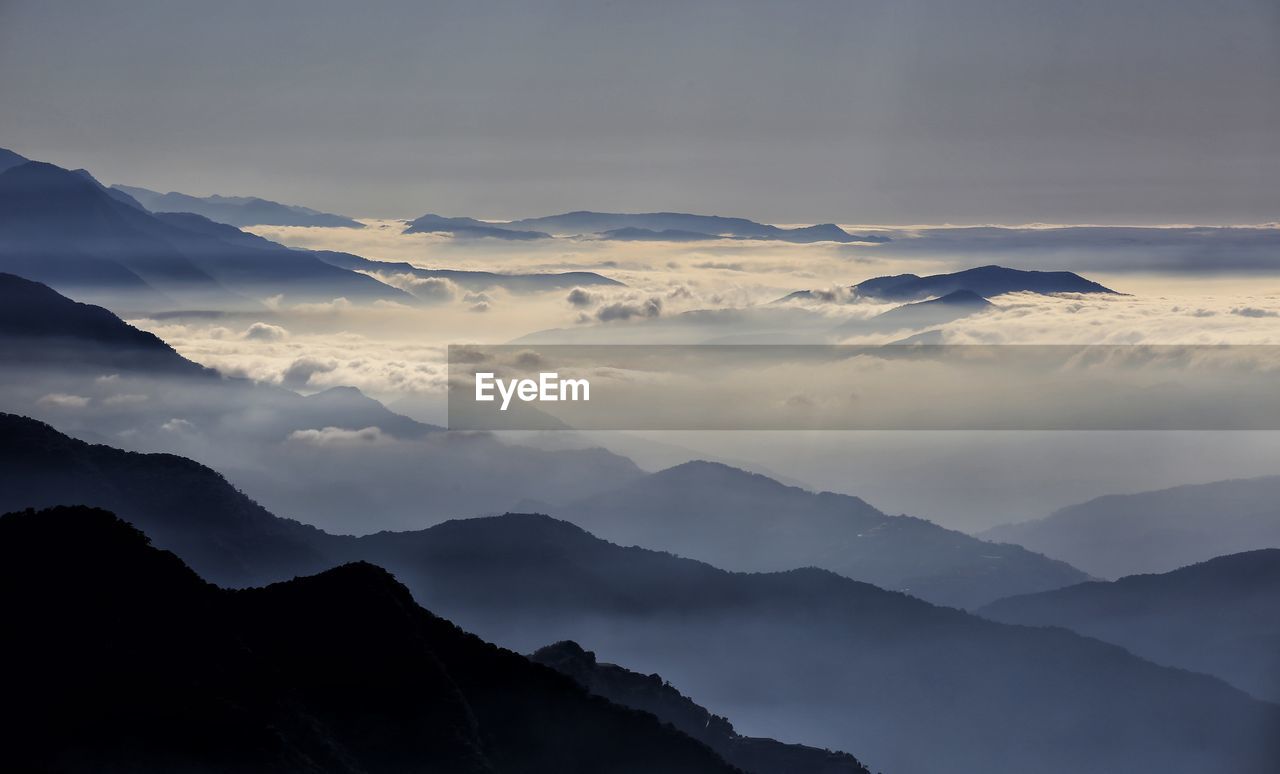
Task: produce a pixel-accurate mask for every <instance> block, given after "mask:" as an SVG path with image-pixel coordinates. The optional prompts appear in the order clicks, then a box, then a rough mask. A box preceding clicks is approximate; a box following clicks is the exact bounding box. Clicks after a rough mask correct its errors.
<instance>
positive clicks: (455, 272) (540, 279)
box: [315, 250, 623, 293]
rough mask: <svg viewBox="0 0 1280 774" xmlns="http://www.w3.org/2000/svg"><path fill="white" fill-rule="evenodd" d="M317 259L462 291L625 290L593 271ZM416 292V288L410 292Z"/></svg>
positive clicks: (326, 255) (327, 254) (324, 254)
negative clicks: (440, 266) (435, 266)
mask: <svg viewBox="0 0 1280 774" xmlns="http://www.w3.org/2000/svg"><path fill="white" fill-rule="evenodd" d="M315 255H316V257H318V258H319V259H320V260H322V261H325V262H327V263H331V264H333V265H334V266H341V267H342V268H344V269H351V270H353V271H370V272H376V273H380V274H383V275H388V276H394V275H397V274H408V275H411V276H412V277H415V278H417V279H423V280H430V279H447V280H449V281H450V282H452V283H453V284H455V285H457V286H458V287H460V288H463V289H466V290H472V291H484V290H491V289H493V288H502V289H504V290H507V291H510V292H512V293H541V292H544V291H548V290H568V289H570V288H575V287H590V286H593V285H614V286H618V287H622V286H623V283H621V282H618V281H617V280H613V279H609V278H608V277H605V276H602V275H600V274H596V273H595V272H591V271H565V272H556V273H548V274H498V273H496V272H490V271H463V270H460V269H423V268H419V267H417V266H414V265H413V264H411V263H404V262H395V261H372V260H369V259H368V258H361V257H360V256H358V255H352V254H350V253H339V252H333V251H329V250H322V251H318V252H316V254H315ZM410 292H412V287H411V289H410Z"/></svg>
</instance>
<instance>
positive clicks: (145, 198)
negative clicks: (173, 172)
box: [111, 185, 364, 228]
mask: <svg viewBox="0 0 1280 774" xmlns="http://www.w3.org/2000/svg"><path fill="white" fill-rule="evenodd" d="M111 188H112V189H114V190H116V191H120V192H122V193H125V194H127V195H129V196H131V197H132V198H133V199H135V200H136V201H137V202H138V203H139V204H141V205H142V206H143V207H145V208H147V209H148V210H150V211H151V212H190V213H194V214H196V215H200V216H202V217H205V218H208V219H209V220H212V221H216V222H218V223H226V224H227V225H230V226H237V227H241V226H328V227H331V228H332V227H339V228H364V224H363V223H361V222H360V221H358V220H352V219H351V218H348V217H344V216H342V215H333V214H331V213H327V212H319V211H317V210H313V209H310V208H309V207H300V206H298V205H295V204H281V203H279V202H273V201H270V200H268V199H259V198H258V197H256V196H216V195H215V196H189V195H187V194H184V193H178V192H176V191H170V192H169V193H160V192H159V191H152V190H149V189H146V188H139V187H137V186H131V185H113V186H111Z"/></svg>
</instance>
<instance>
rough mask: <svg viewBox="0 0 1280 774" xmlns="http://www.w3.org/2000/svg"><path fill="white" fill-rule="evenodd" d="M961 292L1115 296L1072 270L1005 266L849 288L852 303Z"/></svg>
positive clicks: (794, 296)
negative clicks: (1044, 269) (858, 300)
mask: <svg viewBox="0 0 1280 774" xmlns="http://www.w3.org/2000/svg"><path fill="white" fill-rule="evenodd" d="M957 291H968V292H969V293H973V294H975V295H978V296H981V297H983V298H990V297H991V296H998V295H1001V294H1003V293H1017V292H1030V293H1041V294H1049V293H1115V291H1114V290H1111V289H1110V288H1106V287H1103V286H1102V285H1099V284H1098V283H1096V282H1093V281H1092V280H1087V279H1085V278H1084V277H1081V276H1080V275H1079V274H1076V273H1074V272H1069V271H1026V270H1023V269H1009V268H1006V267H1004V266H979V267H978V268H976V269H966V270H964V271H958V272H954V273H951V274H931V275H929V276H927V277H921V276H919V275H916V274H895V275H893V276H885V277H873V278H871V279H869V280H864V281H862V282H859V283H858V284H857V285H854V286H853V287H851V288H849V294H848V297H849V298H850V299H851V300H856V299H872V300H876V301H922V300H924V299H928V298H939V297H943V296H947V295H950V294H952V293H955V292H957ZM821 297H822V294H821V293H820V292H819V291H814V290H798V291H796V292H794V293H791V294H790V295H787V296H785V297H783V298H782V299H780V300H782V301H791V300H814V299H819V298H821Z"/></svg>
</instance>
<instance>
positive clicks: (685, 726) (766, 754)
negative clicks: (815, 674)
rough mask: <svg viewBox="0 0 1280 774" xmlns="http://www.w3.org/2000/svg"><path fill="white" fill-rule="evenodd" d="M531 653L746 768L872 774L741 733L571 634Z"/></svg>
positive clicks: (749, 771)
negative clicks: (599, 656)
mask: <svg viewBox="0 0 1280 774" xmlns="http://www.w3.org/2000/svg"><path fill="white" fill-rule="evenodd" d="M530 658H531V659H532V660H533V661H535V662H537V663H539V664H545V665H547V666H549V667H551V668H552V669H554V670H556V671H557V672H560V673H561V674H564V675H567V676H569V677H571V678H573V680H574V682H576V683H578V684H579V685H581V686H582V687H583V688H586V689H587V690H588V691H590V692H591V693H593V694H595V695H597V696H601V697H603V698H606V699H608V700H609V701H611V702H613V703H614V704H619V705H621V706H623V707H630V708H632V709H637V710H642V711H644V712H648V713H651V714H653V715H654V716H656V717H657V718H658V719H659V720H661V721H662V722H664V723H670V724H671V725H672V726H675V727H676V728H677V729H679V730H680V731H683V732H684V733H686V734H688V735H689V736H691V737H693V738H694V739H697V740H698V741H700V742H702V743H703V744H705V745H707V746H708V747H710V748H711V749H712V750H715V751H716V753H717V754H719V755H720V757H722V758H724V759H725V760H726V761H728V762H729V763H731V764H733V765H734V766H737V767H738V768H740V769H742V770H743V771H744V772H746V774H795V772H804V774H870V771H869V770H868V769H867V767H866V766H863V765H862V764H861V763H859V762H858V759H857V758H854V757H853V756H852V755H849V754H848V753H841V752H832V751H830V750H823V749H820V748H817V747H805V746H804V745H800V744H783V743H782V742H778V741H776V740H773V739H761V738H758V737H750V736H742V735H740V734H738V733H737V732H736V731H734V730H733V724H732V723H730V722H729V721H728V720H726V719H725V718H722V717H720V716H719V715H713V714H711V713H710V712H708V711H707V710H706V709H705V708H703V707H700V706H698V705H697V704H695V703H694V702H693V700H691V699H689V698H687V697H686V696H684V695H683V694H682V693H680V691H678V690H676V688H675V687H674V686H672V685H671V684H670V683H668V682H666V681H664V680H663V679H662V678H661V677H659V676H658V675H642V674H639V673H638V672H632V671H630V670H629V669H624V668H623V667H620V666H618V665H616V664H602V663H600V662H599V661H597V660H596V654H594V653H592V652H591V651H589V650H584V649H583V647H582V646H581V645H579V644H578V643H576V642H572V641H567V640H566V641H564V642H557V643H555V644H554V645H548V646H546V647H544V648H539V649H538V650H537V651H535V652H534V654H533V655H532V656H530Z"/></svg>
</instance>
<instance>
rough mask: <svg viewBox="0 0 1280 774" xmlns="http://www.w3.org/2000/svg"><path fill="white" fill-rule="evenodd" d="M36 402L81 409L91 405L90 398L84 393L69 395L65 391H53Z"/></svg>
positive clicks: (43, 404) (42, 404) (44, 404)
mask: <svg viewBox="0 0 1280 774" xmlns="http://www.w3.org/2000/svg"><path fill="white" fill-rule="evenodd" d="M36 403H38V404H39V405H41V406H54V407H56V408H72V409H81V408H84V407H85V406H88V405H89V399H88V398H86V397H84V396H83V395H68V394H66V393H64V392H51V393H49V394H48V395H45V396H44V397H42V398H40V399H39V400H37V401H36Z"/></svg>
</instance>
